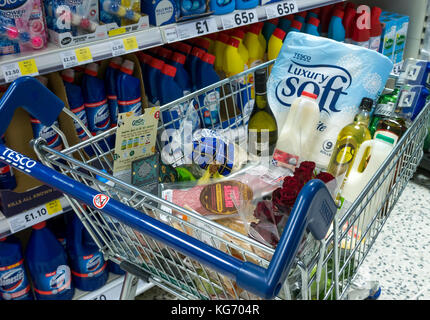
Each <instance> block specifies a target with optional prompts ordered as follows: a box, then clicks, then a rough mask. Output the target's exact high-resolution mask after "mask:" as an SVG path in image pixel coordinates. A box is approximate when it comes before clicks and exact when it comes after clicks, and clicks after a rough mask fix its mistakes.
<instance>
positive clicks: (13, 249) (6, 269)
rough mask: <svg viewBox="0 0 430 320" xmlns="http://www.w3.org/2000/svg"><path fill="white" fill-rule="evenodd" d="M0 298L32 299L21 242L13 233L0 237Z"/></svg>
mask: <svg viewBox="0 0 430 320" xmlns="http://www.w3.org/2000/svg"><path fill="white" fill-rule="evenodd" d="M0 300H33V294H32V292H31V290H30V284H29V281H28V277H27V274H26V272H25V268H24V257H23V256H22V246H21V242H20V241H19V240H18V239H17V238H16V237H15V236H13V235H11V236H9V237H7V238H0Z"/></svg>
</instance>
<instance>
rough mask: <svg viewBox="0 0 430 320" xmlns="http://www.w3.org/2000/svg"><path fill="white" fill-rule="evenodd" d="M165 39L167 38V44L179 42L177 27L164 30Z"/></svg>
mask: <svg viewBox="0 0 430 320" xmlns="http://www.w3.org/2000/svg"><path fill="white" fill-rule="evenodd" d="M164 37H165V38H166V41H167V42H174V41H178V40H179V39H178V30H177V29H176V27H170V28H166V29H164Z"/></svg>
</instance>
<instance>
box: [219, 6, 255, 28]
mask: <svg viewBox="0 0 430 320" xmlns="http://www.w3.org/2000/svg"><path fill="white" fill-rule="evenodd" d="M221 20H222V25H223V28H224V29H231V28H235V27H240V26H243V25H247V24H251V23H254V22H258V15H257V10H256V9H250V10H242V11H240V12H235V13H231V14H228V15H225V16H223V17H222V18H221Z"/></svg>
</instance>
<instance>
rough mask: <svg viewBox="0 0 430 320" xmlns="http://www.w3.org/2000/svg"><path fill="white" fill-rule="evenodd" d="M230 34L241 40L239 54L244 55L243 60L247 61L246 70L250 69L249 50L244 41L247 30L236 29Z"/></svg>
mask: <svg viewBox="0 0 430 320" xmlns="http://www.w3.org/2000/svg"><path fill="white" fill-rule="evenodd" d="M230 36H231V37H232V38H234V39H237V40H239V54H240V56H241V57H242V61H245V70H248V68H249V66H248V60H249V52H248V48H247V47H246V46H245V44H244V43H243V39H244V38H245V32H243V31H242V30H240V29H236V30H234V31H233V32H232V33H231V35H230Z"/></svg>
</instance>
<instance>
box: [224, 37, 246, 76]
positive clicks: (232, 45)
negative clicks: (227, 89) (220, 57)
mask: <svg viewBox="0 0 430 320" xmlns="http://www.w3.org/2000/svg"><path fill="white" fill-rule="evenodd" d="M239 45H240V41H239V40H237V39H236V38H233V37H231V38H230V39H229V41H228V44H227V46H226V49H225V51H224V64H223V65H224V72H225V75H226V77H231V76H234V75H236V74H238V73H241V72H243V71H245V62H244V61H243V60H242V57H241V55H240V53H239Z"/></svg>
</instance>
